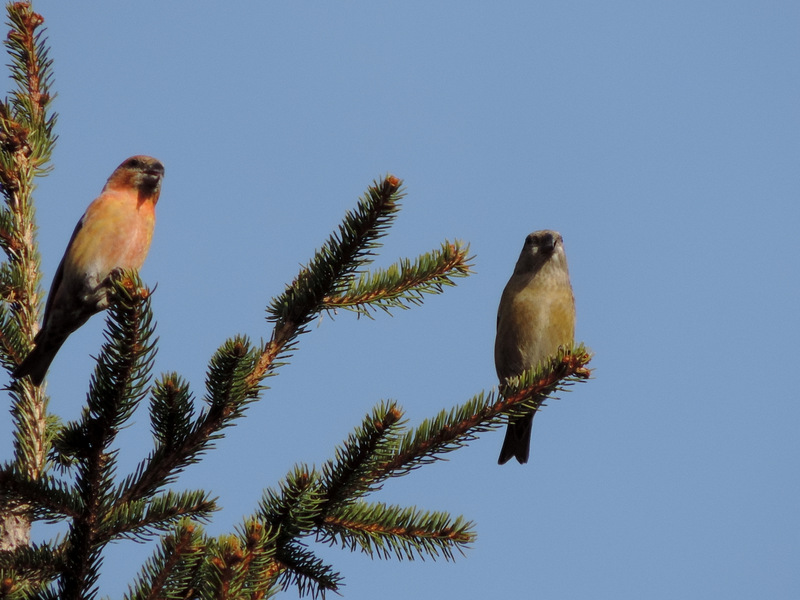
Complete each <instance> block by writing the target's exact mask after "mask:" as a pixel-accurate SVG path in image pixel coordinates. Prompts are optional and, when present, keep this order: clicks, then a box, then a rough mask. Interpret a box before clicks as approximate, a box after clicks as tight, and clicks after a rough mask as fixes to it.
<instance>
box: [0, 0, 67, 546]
mask: <svg viewBox="0 0 800 600" xmlns="http://www.w3.org/2000/svg"><path fill="white" fill-rule="evenodd" d="M6 13H7V17H8V26H9V33H8V35H7V37H6V40H5V42H4V44H5V47H6V51H7V52H8V54H9V56H10V58H11V63H10V64H9V68H10V73H11V79H12V81H13V82H14V84H15V87H14V89H13V90H12V92H11V97H10V98H5V99H3V100H0V195H2V197H3V200H4V206H0V248H2V250H3V251H4V252H5V254H6V257H7V258H8V262H7V263H5V264H3V265H2V266H1V267H0V271H1V272H2V276H0V281H2V290H0V302H2V306H0V363H2V365H3V366H4V367H6V368H7V369H12V368H14V366H15V365H16V364H17V363H19V361H20V360H21V358H22V357H23V356H24V355H25V353H26V352H27V350H28V349H29V348H30V345H31V340H32V339H33V336H34V334H35V333H36V331H37V330H38V316H39V307H40V304H41V298H42V292H41V289H40V286H39V277H40V276H39V271H40V269H39V263H40V259H39V252H38V249H37V244H36V235H35V232H36V225H35V221H34V210H33V202H32V193H33V189H34V187H35V186H34V178H35V177H37V176H41V175H44V174H45V173H46V172H47V171H48V168H49V167H48V163H49V160H50V155H51V153H52V149H53V146H54V144H55V136H54V134H53V128H54V126H55V121H56V115H55V113H51V112H49V106H50V102H51V100H52V94H51V92H50V85H51V83H52V74H51V66H52V64H51V61H50V59H49V58H48V56H47V44H46V40H45V38H44V37H43V34H42V33H41V30H40V27H41V25H42V23H43V19H42V17H41V15H39V14H37V13H35V12H33V10H32V9H31V7H30V4H29V3H26V2H16V3H12V4H8V5H7V6H6ZM37 30H38V31H37ZM9 391H10V393H11V399H12V407H11V414H12V418H13V420H14V425H15V428H14V454H15V456H14V458H15V468H16V469H17V470H18V471H19V472H20V473H24V474H25V476H26V477H28V478H29V479H31V480H35V479H37V478H38V477H39V476H40V475H41V474H42V473H43V472H44V470H45V468H46V461H47V453H48V451H49V447H50V441H51V438H52V434H53V429H52V427H51V425H52V423H51V421H50V419H49V417H48V414H47V399H46V397H45V396H44V394H43V391H42V390H41V389H38V388H36V387H35V386H33V385H32V384H31V383H30V382H26V383H21V382H16V381H15V382H12V384H11V387H10V388H9ZM29 529H30V515H29V514H28V509H27V507H26V506H25V505H17V506H15V507H13V508H12V507H5V506H0V548H4V549H11V548H14V547H16V546H17V545H19V544H20V543H27V541H28V531H29Z"/></svg>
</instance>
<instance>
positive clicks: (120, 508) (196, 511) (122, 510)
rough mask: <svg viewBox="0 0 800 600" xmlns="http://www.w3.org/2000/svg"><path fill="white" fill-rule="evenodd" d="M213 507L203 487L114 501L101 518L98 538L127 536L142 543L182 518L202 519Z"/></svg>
mask: <svg viewBox="0 0 800 600" xmlns="http://www.w3.org/2000/svg"><path fill="white" fill-rule="evenodd" d="M215 510H217V505H216V502H215V501H214V500H213V499H212V498H210V497H209V494H208V492H206V491H204V490H192V491H184V492H172V491H169V492H167V493H165V494H161V495H159V496H154V497H152V498H148V499H147V500H138V501H136V502H130V503H116V504H115V505H114V507H113V508H111V509H110V510H109V512H108V514H107V515H106V517H105V519H104V523H103V525H104V527H103V535H102V537H101V538H99V541H100V542H107V541H112V540H116V539H120V538H126V539H133V540H137V541H141V542H144V541H147V540H148V539H150V538H151V537H153V536H154V535H157V534H159V533H161V532H164V531H167V530H168V529H169V528H170V527H171V526H172V525H173V524H175V523H176V522H178V521H180V520H181V519H183V518H185V517H191V518H192V519H195V520H204V519H207V518H208V517H209V515H210V514H211V513H212V512H214V511H215Z"/></svg>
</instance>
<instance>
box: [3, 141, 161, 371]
mask: <svg viewBox="0 0 800 600" xmlns="http://www.w3.org/2000/svg"><path fill="white" fill-rule="evenodd" d="M163 177H164V166H163V165H162V164H161V163H160V162H159V161H158V160H156V159H155V158H152V157H150V156H132V157H131V158H129V159H128V160H126V161H125V162H123V163H122V164H121V165H120V166H119V167H117V169H116V170H115V171H114V172H113V173H112V174H111V177H109V178H108V181H107V182H106V185H105V186H104V187H103V191H102V192H101V193H100V195H99V196H98V197H97V198H96V199H95V200H94V202H92V203H91V204H90V205H89V208H87V209H86V212H85V213H84V215H83V217H81V220H80V221H79V222H78V225H77V226H76V227H75V231H74V232H73V234H72V238H71V239H70V241H69V244H68V245H67V250H66V252H64V258H62V259H61V264H59V265H58V269H57V270H56V274H55V277H53V284H52V285H51V286H50V294H49V296H48V297H47V304H46V305H45V309H44V321H43V322H42V328H41V329H40V330H39V333H38V334H37V335H36V338H34V343H35V347H34V348H33V350H31V352H30V354H28V356H27V358H25V360H23V361H22V362H21V363H20V364H19V366H18V367H17V368H16V369H15V370H14V373H13V375H14V377H18V378H19V377H25V376H26V375H30V377H31V380H32V381H33V383H35V384H36V385H41V383H42V381H43V380H44V376H45V374H46V373H47V369H48V368H49V367H50V363H51V362H52V361H53V358H55V355H56V353H57V352H58V350H59V348H61V345H62V344H63V343H64V341H65V340H66V339H67V337H68V336H69V335H70V334H71V333H72V332H73V331H75V330H76V329H78V328H79V327H80V326H81V325H83V324H84V323H86V321H88V320H89V317H91V316H92V315H94V314H95V313H98V312H100V311H102V310H105V309H106V308H108V304H109V299H108V291H109V280H110V276H111V275H112V273H113V272H115V271H117V270H121V269H137V270H138V269H139V268H141V266H142V264H143V263H144V259H145V257H146V256H147V251H148V250H149V249H150V240H151V238H152V237H153V227H154V225H155V208H156V202H158V196H159V194H160V193H161V180H162V178H163Z"/></svg>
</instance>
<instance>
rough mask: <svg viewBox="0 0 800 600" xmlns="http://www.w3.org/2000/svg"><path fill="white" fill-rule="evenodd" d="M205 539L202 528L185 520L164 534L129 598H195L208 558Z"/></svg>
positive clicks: (151, 599) (128, 594)
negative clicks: (203, 566) (200, 575)
mask: <svg viewBox="0 0 800 600" xmlns="http://www.w3.org/2000/svg"><path fill="white" fill-rule="evenodd" d="M205 550H206V541H205V538H204V536H203V533H202V529H201V528H200V527H199V526H198V525H197V524H196V523H193V522H192V521H189V520H186V519H184V520H182V521H181V522H180V523H178V524H176V525H175V527H174V528H173V530H172V532H171V533H169V534H168V535H166V536H164V537H163V538H162V540H161V545H160V546H159V547H158V549H157V550H156V553H155V555H154V556H153V557H151V558H150V559H149V560H148V561H147V563H145V565H144V567H143V568H142V572H141V573H140V574H139V576H138V577H137V579H136V582H135V584H134V586H132V587H129V588H128V593H127V594H126V595H125V598H126V600H157V599H158V600H160V599H162V598H169V599H175V600H178V599H182V598H193V597H196V596H195V594H194V590H196V589H197V587H198V585H199V581H198V579H199V573H200V571H201V567H202V565H203V562H204V560H205Z"/></svg>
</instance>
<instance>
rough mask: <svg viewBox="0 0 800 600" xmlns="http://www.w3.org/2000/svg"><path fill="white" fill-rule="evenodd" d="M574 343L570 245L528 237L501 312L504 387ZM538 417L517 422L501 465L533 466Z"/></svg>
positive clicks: (551, 236)
mask: <svg viewBox="0 0 800 600" xmlns="http://www.w3.org/2000/svg"><path fill="white" fill-rule="evenodd" d="M574 338H575V299H574V297H573V296H572V286H571V285H570V282H569V270H568V269H567V256H566V254H564V241H563V240H562V239H561V234H559V233H558V232H557V231H547V230H543V231H534V232H533V233H531V234H530V235H529V236H528V237H527V238H525V245H524V246H523V247H522V253H521V254H520V255H519V259H518V260H517V265H516V266H515V267H514V274H513V275H512V276H511V279H509V280H508V283H507V284H506V287H505V289H504V290H503V295H502V297H501V298H500V308H499V309H498V311H497V337H496V338H495V343H494V363H495V368H496V369H497V376H498V377H499V378H500V383H501V384H502V383H503V382H504V381H505V380H506V379H507V378H508V377H515V376H518V375H522V373H523V372H525V371H527V370H528V369H531V368H533V367H536V366H537V365H539V364H541V363H543V362H545V361H547V360H548V359H549V358H550V357H552V356H553V355H554V354H556V352H558V348H559V346H567V345H570V344H572V343H573V341H574ZM540 400H541V399H540ZM535 414H536V413H535V411H534V412H531V413H530V414H527V415H523V416H521V417H513V418H512V419H511V421H510V422H509V424H508V429H507V430H506V437H505V440H504V441H503V448H502V450H500V458H499V459H498V461H497V462H498V463H499V464H501V465H502V464H505V463H506V462H507V461H508V460H509V459H510V458H511V457H512V456H513V457H514V458H516V459H517V461H518V462H519V463H521V464H524V463H526V462H528V456H529V454H530V445H531V428H532V427H533V416H534V415H535Z"/></svg>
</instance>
